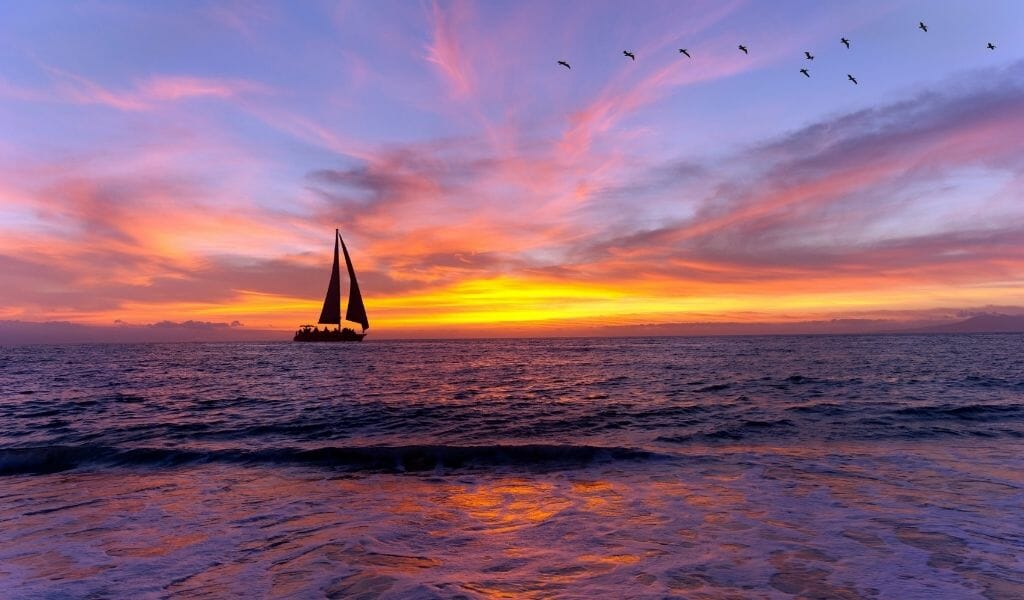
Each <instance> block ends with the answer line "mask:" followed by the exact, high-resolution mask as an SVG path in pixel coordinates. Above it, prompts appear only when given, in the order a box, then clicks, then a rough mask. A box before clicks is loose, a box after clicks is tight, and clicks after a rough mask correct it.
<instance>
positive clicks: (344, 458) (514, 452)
mask: <svg viewBox="0 0 1024 600" xmlns="http://www.w3.org/2000/svg"><path fill="white" fill-rule="evenodd" d="M657 456H658V455H657V454H655V453H653V452H647V451H645V450H638V449H634V448H621V447H606V446H586V445H544V444H528V445H488V446H447V445H416V446H350V447H338V446H328V447H322V448H313V449H300V448H267V449H260V450H244V449H226V450H181V449H173V448H116V447H112V446H37V447H26V448H0V475H23V474H46V473H57V472H60V471H67V470H70V469H78V468H104V467H151V468H159V467H175V466H183V465H194V464H207V463H214V464H216V463H229V464H241V465H283V464H295V465H309V466H318V467H334V468H341V469H346V470H352V471H378V472H394V473H401V472H419V471H430V470H435V469H462V468H474V467H478V468H486V467H500V466H505V467H517V468H527V469H531V468H539V469H558V468H572V467H580V466H586V465H589V464H592V463H601V462H612V461H644V460H650V459H654V458H656V457H657Z"/></svg>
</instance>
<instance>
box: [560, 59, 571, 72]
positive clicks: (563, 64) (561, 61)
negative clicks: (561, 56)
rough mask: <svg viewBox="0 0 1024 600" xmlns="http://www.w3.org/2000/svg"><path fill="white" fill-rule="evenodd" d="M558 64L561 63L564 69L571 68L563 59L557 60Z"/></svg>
mask: <svg viewBox="0 0 1024 600" xmlns="http://www.w3.org/2000/svg"><path fill="white" fill-rule="evenodd" d="M558 64H560V65H562V66H563V67H565V68H566V69H570V70H571V69H572V67H570V66H569V63H567V62H565V61H564V60H560V61H558Z"/></svg>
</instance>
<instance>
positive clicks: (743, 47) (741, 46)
mask: <svg viewBox="0 0 1024 600" xmlns="http://www.w3.org/2000/svg"><path fill="white" fill-rule="evenodd" d="M736 47H737V48H739V49H740V50H742V51H743V53H744V54H750V53H749V52H747V47H746V46H744V45H743V44H740V45H739V46H736Z"/></svg>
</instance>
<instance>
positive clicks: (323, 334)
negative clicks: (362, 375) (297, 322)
mask: <svg viewBox="0 0 1024 600" xmlns="http://www.w3.org/2000/svg"><path fill="white" fill-rule="evenodd" d="M339 242H340V243H341V251H342V253H343V254H344V255H345V266H346V267H348V280H349V287H348V307H347V308H346V309H345V320H346V321H352V322H353V323H359V324H360V325H362V327H363V331H362V333H356V332H355V330H354V329H350V328H348V327H345V328H342V326H341V273H340V271H339V268H338V266H339V261H338V243H339ZM317 323H319V324H321V325H334V326H335V329H333V330H330V329H328V328H326V327H324V329H323V331H320V330H318V329H317V328H316V326H315V325H303V326H302V327H300V328H299V330H298V331H296V332H295V337H294V338H293V339H294V340H295V341H296V342H361V341H363V338H364V337H366V330H367V329H369V328H370V321H369V319H367V318H366V306H364V305H363V295H362V294H361V293H360V292H359V282H358V281H356V271H355V269H353V268H352V259H351V258H350V257H349V255H348V248H346V247H345V240H343V239H342V238H341V232H340V231H338V230H337V229H335V230H334V266H333V267H332V268H331V282H330V283H329V284H328V285H327V296H326V297H325V298H324V307H323V309H322V310H321V311H320V318H319V319H318V320H317Z"/></svg>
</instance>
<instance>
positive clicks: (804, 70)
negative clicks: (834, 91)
mask: <svg viewBox="0 0 1024 600" xmlns="http://www.w3.org/2000/svg"><path fill="white" fill-rule="evenodd" d="M800 72H801V73H803V74H804V77H810V76H811V74H810V73H808V72H807V69H800Z"/></svg>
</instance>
